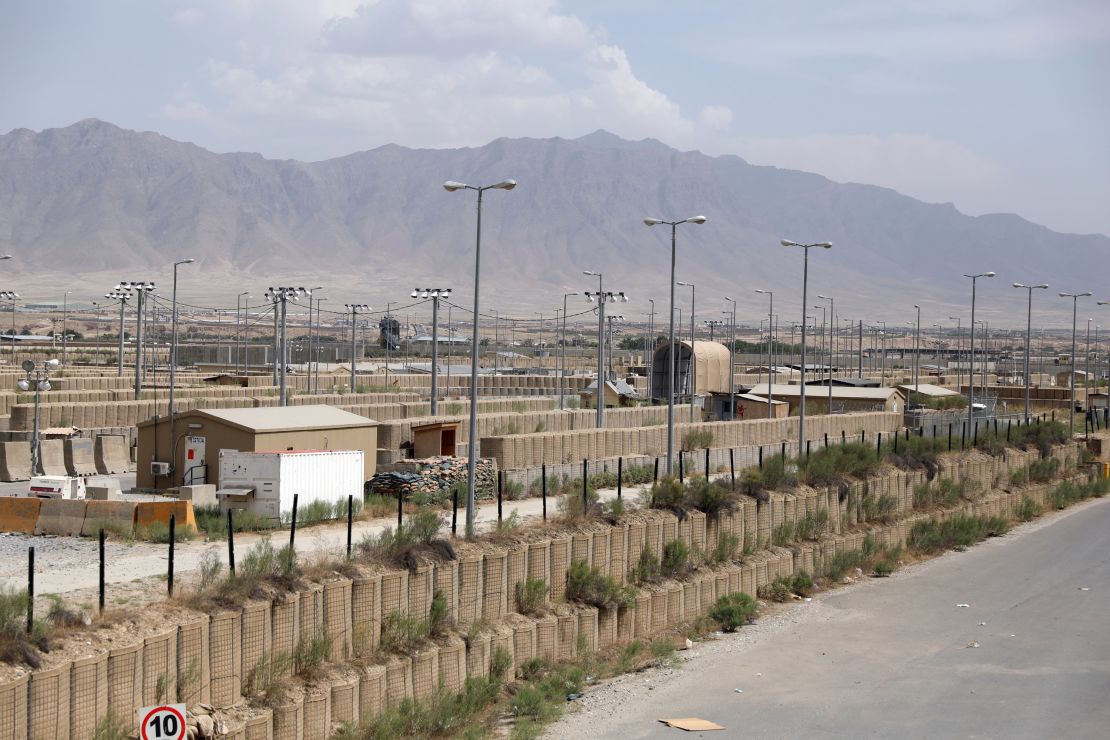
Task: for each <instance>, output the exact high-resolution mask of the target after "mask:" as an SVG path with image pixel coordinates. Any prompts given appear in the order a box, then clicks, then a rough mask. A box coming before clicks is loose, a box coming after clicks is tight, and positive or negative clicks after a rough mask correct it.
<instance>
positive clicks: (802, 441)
mask: <svg viewBox="0 0 1110 740" xmlns="http://www.w3.org/2000/svg"><path fill="white" fill-rule="evenodd" d="M780 243H781V244H782V246H784V247H799V248H801V250H802V254H803V260H802V362H801V365H802V370H801V377H800V380H799V382H800V383H801V385H800V386H799V387H798V391H799V394H800V398H799V403H798V455H799V456H801V455H802V454H804V452H805V448H806V305H807V303H806V301H807V300H808V299H807V296H806V293H807V291H808V290H809V250H811V249H813V248H814V247H819V248H821V249H832V242H816V243H814V244H799V243H798V242H795V241H791V240H790V239H782V240H781V242H780Z"/></svg>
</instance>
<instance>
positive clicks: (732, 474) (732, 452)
mask: <svg viewBox="0 0 1110 740" xmlns="http://www.w3.org/2000/svg"><path fill="white" fill-rule="evenodd" d="M760 449H762V448H760ZM728 477H729V480H731V481H732V487H733V488H736V448H735V447H729V448H728Z"/></svg>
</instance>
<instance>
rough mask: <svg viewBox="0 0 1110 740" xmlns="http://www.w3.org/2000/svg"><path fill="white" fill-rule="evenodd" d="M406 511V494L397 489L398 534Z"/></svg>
mask: <svg viewBox="0 0 1110 740" xmlns="http://www.w3.org/2000/svg"><path fill="white" fill-rule="evenodd" d="M498 472H501V471H498ZM404 511H405V494H404V493H402V492H401V489H400V488H398V489H397V531H398V532H399V531H401V517H402V516H403V515H404Z"/></svg>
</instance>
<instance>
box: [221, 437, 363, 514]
mask: <svg viewBox="0 0 1110 740" xmlns="http://www.w3.org/2000/svg"><path fill="white" fill-rule="evenodd" d="M362 456H363V452H362V450H319V451H316V450H313V451H292V450H291V451H287V452H239V451H238V450H221V451H220V490H218V491H216V496H217V498H218V500H219V502H220V511H224V512H226V511H228V510H229V509H231V510H236V511H243V510H245V511H249V512H251V513H253V514H257V515H259V516H263V517H267V518H269V519H273V520H286V519H288V518H289V515H290V514H291V513H292V511H293V496H294V494H296V495H297V509H298V510H303V509H304V507H306V506H308V505H309V504H311V503H313V502H316V501H324V502H327V503H329V504H332V505H334V504H336V503H337V502H340V501H346V500H347V496H352V495H353V496H355V497H356V500H359V501H361V500H362V491H363V483H364V482H365V481H364V480H363V477H364V474H363V464H362Z"/></svg>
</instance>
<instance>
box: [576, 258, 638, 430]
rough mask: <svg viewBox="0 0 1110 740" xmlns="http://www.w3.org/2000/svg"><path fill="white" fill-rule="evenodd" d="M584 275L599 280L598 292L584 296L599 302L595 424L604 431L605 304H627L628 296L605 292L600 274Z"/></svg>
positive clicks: (622, 293) (586, 271) (585, 272)
mask: <svg viewBox="0 0 1110 740" xmlns="http://www.w3.org/2000/svg"><path fill="white" fill-rule="evenodd" d="M582 274H583V275H590V276H592V277H596V278H597V290H596V291H589V290H584V291H582V295H584V296H586V300H587V301H589V302H590V303H593V302H594V301H596V302H597V403H596V404H595V405H596V406H597V409H596V412H595V419H596V422H595V423H596V425H597V428H598V429H603V428H604V427H605V382H606V380H608V378H606V377H605V304H606V303H615V302H617V301H618V300H620V301H622V302H627V301H628V296H627V295H625V294H624V291H618V292H613V291H611V290H610V291H606V290H604V283H603V277H602V275H601V273H600V272H590V271H588V270H583V271H582Z"/></svg>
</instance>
